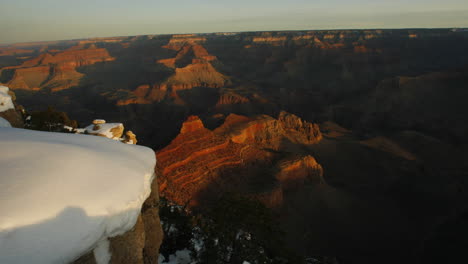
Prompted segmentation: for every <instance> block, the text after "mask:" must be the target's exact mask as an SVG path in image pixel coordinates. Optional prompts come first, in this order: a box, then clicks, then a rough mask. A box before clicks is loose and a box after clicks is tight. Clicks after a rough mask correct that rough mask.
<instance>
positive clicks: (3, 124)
mask: <svg viewBox="0 0 468 264" xmlns="http://www.w3.org/2000/svg"><path fill="white" fill-rule="evenodd" d="M0 127H11V124H10V122H8V120H6V119H5V118H3V117H0Z"/></svg>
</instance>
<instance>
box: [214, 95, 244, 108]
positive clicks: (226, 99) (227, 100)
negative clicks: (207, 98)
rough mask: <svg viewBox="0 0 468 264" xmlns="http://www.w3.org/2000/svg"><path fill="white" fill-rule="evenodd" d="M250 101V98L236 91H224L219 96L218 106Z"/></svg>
mask: <svg viewBox="0 0 468 264" xmlns="http://www.w3.org/2000/svg"><path fill="white" fill-rule="evenodd" d="M248 102H250V100H249V99H248V98H247V97H244V96H242V95H238V94H235V93H224V94H222V95H221V96H220V97H219V99H218V102H217V103H216V107H220V106H224V105H235V104H245V103H248Z"/></svg>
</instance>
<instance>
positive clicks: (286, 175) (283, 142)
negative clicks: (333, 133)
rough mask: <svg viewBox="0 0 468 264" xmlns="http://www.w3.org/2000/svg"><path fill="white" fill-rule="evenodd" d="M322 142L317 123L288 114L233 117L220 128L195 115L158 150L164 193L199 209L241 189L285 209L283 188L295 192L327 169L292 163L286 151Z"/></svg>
mask: <svg viewBox="0 0 468 264" xmlns="http://www.w3.org/2000/svg"><path fill="white" fill-rule="evenodd" d="M311 128H313V130H311ZM293 137H294V138H293ZM320 140H321V134H320V130H319V128H318V126H317V125H314V124H310V123H308V122H304V121H302V120H301V119H300V118H298V117H297V116H294V115H292V114H289V113H285V112H282V113H281V114H280V116H279V118H278V119H275V118H272V117H270V116H266V115H262V116H257V117H253V118H250V117H246V116H240V115H234V114H231V115H229V116H228V117H227V118H226V119H225V121H224V123H223V124H222V125H221V126H219V127H218V128H216V129H214V130H209V129H207V128H205V126H204V124H203V122H202V120H201V119H200V118H198V117H197V116H192V117H189V118H188V119H187V121H185V122H184V123H183V125H182V128H181V130H180V134H179V135H178V136H177V137H176V138H175V139H174V140H173V141H172V142H171V144H169V146H167V147H166V148H164V149H162V150H160V151H158V152H157V155H158V160H159V163H158V164H159V165H158V168H159V170H160V171H161V177H160V178H159V184H160V192H161V194H162V195H163V196H165V197H167V198H168V199H170V200H172V201H175V202H177V203H179V204H182V205H185V204H188V205H190V206H197V205H198V204H199V203H200V201H202V200H203V199H208V200H209V199H210V197H211V199H212V198H213V197H216V195H219V194H220V193H222V192H223V191H229V190H230V191H241V192H244V193H246V194H247V195H252V196H255V197H257V198H259V199H260V200H262V201H264V203H265V204H267V205H268V206H271V207H275V206H279V205H281V203H282V192H283V187H284V188H290V186H291V183H290V182H298V181H303V182H304V181H307V180H308V179H312V178H313V176H311V175H317V179H319V180H318V181H320V177H321V172H320V171H321V167H320V165H319V164H317V163H316V162H315V160H314V159H313V158H312V157H310V156H306V157H297V158H294V159H292V161H291V157H289V158H287V159H286V160H283V156H284V155H283V154H280V153H282V152H283V151H285V150H287V149H289V148H291V147H292V146H294V145H309V144H314V143H317V142H319V141H320ZM286 156H287V155H286ZM280 160H281V162H280V163H281V164H282V165H280V163H278V162H279V161H280ZM283 163H284V164H283ZM275 164H278V167H276V168H275ZM265 166H267V168H272V169H266V167H265ZM276 170H277V171H278V174H277V176H275V175H274V173H275V172H274V171H276ZM234 175H236V176H234ZM275 177H276V178H275ZM231 181H232V182H231ZM228 182H230V183H228ZM282 183H285V185H284V186H283V184H282ZM205 196H206V197H205Z"/></svg>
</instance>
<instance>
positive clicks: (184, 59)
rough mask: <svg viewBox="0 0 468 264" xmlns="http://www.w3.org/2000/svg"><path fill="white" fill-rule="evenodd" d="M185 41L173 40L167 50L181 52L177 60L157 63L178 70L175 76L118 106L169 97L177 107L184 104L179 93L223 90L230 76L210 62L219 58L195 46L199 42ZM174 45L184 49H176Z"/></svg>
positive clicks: (139, 91) (141, 90) (141, 88)
mask: <svg viewBox="0 0 468 264" xmlns="http://www.w3.org/2000/svg"><path fill="white" fill-rule="evenodd" d="M176 39H178V38H176ZM181 39H183V40H184V41H182V40H180V42H179V40H178V41H175V42H171V41H172V40H171V41H170V43H169V45H168V46H165V47H166V48H170V49H176V50H178V53H177V55H176V56H175V58H168V59H161V60H158V61H157V63H160V64H164V65H165V66H166V67H168V68H173V69H174V70H175V72H174V74H173V75H171V76H170V77H169V78H168V79H167V80H165V81H164V82H162V83H159V84H153V85H149V84H145V85H140V86H139V87H138V88H137V89H136V90H135V91H133V95H135V97H136V98H131V99H125V100H120V101H118V102H117V105H126V104H130V103H140V104H145V103H151V102H158V101H161V100H163V99H164V98H166V97H170V98H172V99H174V101H175V102H176V103H179V104H184V102H183V100H182V99H181V98H180V97H179V95H178V94H177V91H180V90H188V89H192V88H194V87H210V88H220V87H223V86H224V85H225V84H226V83H227V82H228V81H229V78H228V77H227V76H224V75H223V74H221V73H219V72H218V71H217V70H216V69H215V68H214V67H213V65H211V63H210V62H211V61H214V60H216V57H215V56H213V55H210V54H209V53H208V51H207V50H206V49H205V48H204V47H203V46H201V45H198V44H194V43H196V42H197V40H190V39H188V40H187V38H181ZM174 43H177V45H179V44H180V45H181V46H175V44H174Z"/></svg>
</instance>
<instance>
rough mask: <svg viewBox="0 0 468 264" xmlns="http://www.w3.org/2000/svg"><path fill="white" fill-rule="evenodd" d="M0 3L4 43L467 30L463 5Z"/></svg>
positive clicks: (364, 0)
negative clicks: (225, 34) (301, 32)
mask: <svg viewBox="0 0 468 264" xmlns="http://www.w3.org/2000/svg"><path fill="white" fill-rule="evenodd" d="M464 2H465V3H464ZM0 5H1V9H0V32H2V38H1V39H0V44H13V43H20V42H40V41H56V40H69V39H83V38H94V37H113V36H134V35H153V34H155V35H159V34H181V33H212V32H245V31H283V30H327V29H330V30H332V29H391V28H395V29H397V28H454V27H459V28H465V27H468V7H466V1H465V0H446V1H440V0H439V1H436V0H426V1H424V0H412V1H402V0H396V1H392V2H388V1H385V0H374V1H370V0H350V1H344V0H329V1H327V2H323V1H306V0H291V1H289V2H287V3H285V2H283V1H280V0H270V1H266V0H257V1H246V0H239V1H235V2H231V1H223V0H219V1H214V0H200V1H198V2H196V3H194V2H193V1H188V0H182V1H179V2H177V3H171V2H162V1H157V0H156V1H150V0H139V1H138V2H132V3H130V2H127V1H125V0H114V1H111V0H102V1H99V2H96V1H91V0H83V1H79V2H75V1H63V0H62V1H60V0H43V1H40V2H38V1H33V0H17V1H7V0H0Z"/></svg>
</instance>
